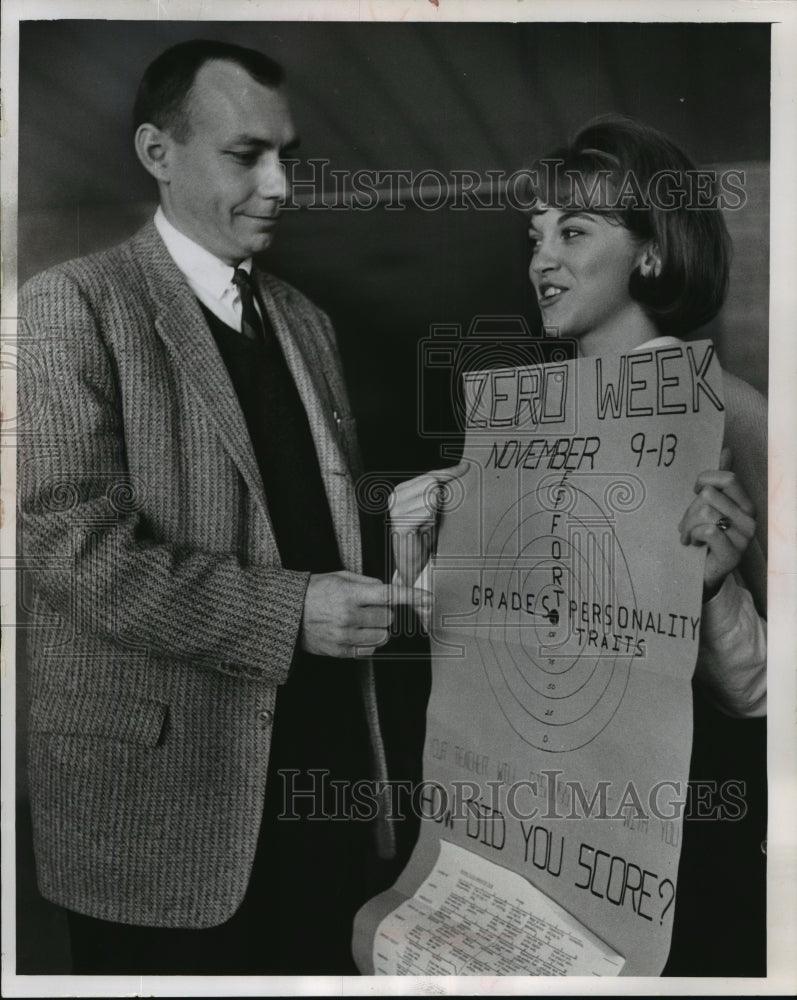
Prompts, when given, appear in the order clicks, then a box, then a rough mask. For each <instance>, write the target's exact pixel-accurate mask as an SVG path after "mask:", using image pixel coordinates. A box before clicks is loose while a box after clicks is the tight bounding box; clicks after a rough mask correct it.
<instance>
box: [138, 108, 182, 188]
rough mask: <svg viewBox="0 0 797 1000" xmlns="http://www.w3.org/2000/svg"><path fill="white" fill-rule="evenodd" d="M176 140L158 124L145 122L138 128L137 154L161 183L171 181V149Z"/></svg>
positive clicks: (142, 163) (144, 165)
mask: <svg viewBox="0 0 797 1000" xmlns="http://www.w3.org/2000/svg"><path fill="white" fill-rule="evenodd" d="M173 142H174V140H173V139H172V137H171V136H170V135H169V134H168V133H167V132H163V131H161V129H159V128H158V126H157V125H151V124H150V123H148V122H145V123H144V124H143V125H139V127H138V129H137V130H136V138H135V146H136V155H137V156H138V158H139V160H140V161H141V165H142V166H143V167H144V169H145V170H146V171H147V173H149V174H151V175H152V176H153V177H154V178H155V180H156V181H157V182H158V183H159V184H168V183H169V168H170V156H169V153H170V150H171V146H172V143H173Z"/></svg>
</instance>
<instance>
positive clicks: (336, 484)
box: [19, 223, 384, 927]
mask: <svg viewBox="0 0 797 1000" xmlns="http://www.w3.org/2000/svg"><path fill="white" fill-rule="evenodd" d="M257 280H258V283H259V291H260V294H261V297H262V301H263V304H264V306H265V308H266V310H267V312H268V315H269V317H270V319H271V322H272V324H273V327H274V330H275V332H276V334H277V336H278V338H279V340H280V342H281V345H282V348H283V351H284V353H285V357H286V360H287V363H288V365H289V367H290V370H291V372H292V374H293V377H294V379H295V382H296V385H297V387H298V390H299V394H300V396H301V398H302V401H303V403H304V405H305V408H306V410H307V414H308V417H309V421H310V427H311V431H312V434H313V438H314V441H315V445H316V451H317V453H318V458H319V465H320V468H321V474H322V477H323V481H324V484H325V488H326V492H327V496H328V499H329V504H330V508H331V512H332V518H333V523H334V526H335V533H336V536H337V540H338V545H339V549H340V553H341V558H342V560H343V563H344V565H345V567H346V568H347V569H349V570H352V571H355V572H356V571H359V570H360V559H361V555H360V535H359V524H358V513H357V507H356V502H355V496H354V488H353V479H354V477H355V476H356V474H357V470H358V459H357V443H356V440H355V432H354V425H353V421H352V418H351V412H350V408H349V403H348V400H347V396H346V391H345V387H344V383H343V379H342V374H341V367H340V362H339V358H338V354H337V349H336V345H335V340H334V334H333V331H332V328H331V325H330V323H329V321H328V319H327V317H326V316H325V315H324V314H323V313H322V312H320V311H319V310H318V309H317V308H315V307H314V306H313V305H312V304H311V303H310V302H309V301H308V300H307V299H306V298H305V297H304V296H302V295H301V294H300V293H299V292H297V291H296V290H295V289H293V288H291V287H290V286H289V285H287V284H286V283H284V282H282V281H279V280H277V279H275V278H273V277H271V276H267V275H263V274H258V275H257ZM19 312H20V339H21V345H20V355H21V359H22V362H21V365H20V389H19V401H20V411H21V413H22V414H23V415H24V416H25V417H26V422H25V424H24V426H23V427H22V428H21V432H20V439H19V440H20V459H19V507H20V526H21V534H20V546H21V557H22V559H23V562H24V565H25V566H26V568H27V569H26V572H27V578H28V579H29V580H30V589H31V591H32V597H31V598H29V599H28V600H29V603H30V611H31V616H32V626H33V627H32V628H31V629H30V631H29V635H30V640H29V643H28V657H29V662H30V671H31V691H32V693H31V714H30V743H29V772H30V784H31V809H32V817H33V825H34V839H35V853H36V864H37V873H38V879H39V886H40V890H41V892H42V894H43V895H44V896H45V897H47V898H49V899H51V900H53V901H54V902H56V903H59V904H61V905H63V906H66V907H69V908H71V909H74V910H77V911H79V912H83V913H87V914H90V915H92V916H95V917H100V918H103V919H106V920H115V921H121V922H125V923H140V924H148V925H151V926H162V927H208V926H213V925H216V924H219V923H221V922H223V921H224V920H226V919H228V918H229V917H230V916H231V915H232V913H233V912H234V911H235V909H236V908H237V906H238V905H239V903H240V901H241V899H242V897H243V894H244V891H245V889H246V885H247V882H248V878H249V872H250V869H251V865H252V861H253V857H254V852H255V845H256V840H257V834H258V829H259V824H260V818H261V814H262V808H263V799H264V790H265V782H266V771H267V767H268V756H269V741H270V732H271V725H272V720H273V709H274V703H275V697H276V689H277V685H279V684H280V683H281V682H282V681H284V680H285V679H286V677H287V674H288V670H289V667H290V664H291V659H292V655H293V652H294V647H295V644H296V641H297V636H298V632H299V627H300V623H301V614H302V609H303V602H304V595H305V591H306V587H307V582H308V579H309V574H308V573H299V572H293V571H288V570H285V569H283V568H282V567H281V565H280V562H279V555H278V552H277V547H276V544H275V540H274V536H273V532H272V528H271V524H270V521H269V515H268V510H267V506H266V498H265V493H264V489H263V485H262V481H261V478H260V474H259V471H258V467H257V464H256V461H255V456H254V453H253V450H252V446H251V442H250V439H249V435H248V432H247V429H246V425H245V422H244V418H243V415H242V413H241V410H240V407H239V404H238V400H237V397H236V395H235V391H234V389H233V386H232V383H231V381H230V379H229V376H228V374H227V370H226V368H225V366H224V363H223V361H222V360H221V358H220V356H219V353H218V350H217V348H216V345H215V343H214V341H213V337H212V335H211V333H210V330H209V328H208V325H207V322H206V321H205V319H204V317H203V315H202V312H201V310H200V307H199V304H198V303H197V301H196V299H195V297H194V295H193V293H192V292H191V290H190V289H189V287H188V285H187V283H186V281H185V279H184V277H183V275H182V274H181V273H180V271H179V270H178V268H177V267H176V265H175V264H174V262H173V261H172V259H171V257H170V255H169V254H168V252H167V250H166V248H165V246H164V244H163V242H162V241H161V239H160V236H159V235H158V233H157V231H156V230H155V227H154V225H153V224H151V223H150V224H148V225H147V226H145V228H144V229H142V230H141V231H140V232H139V233H138V234H137V235H136V236H134V237H133V238H132V239H130V240H129V241H128V242H126V243H124V244H122V245H121V246H118V247H115V248H113V249H111V250H108V251H105V252H103V253H100V254H96V255H93V256H90V257H86V258H82V259H79V260H74V261H70V262H68V263H65V264H62V265H59V266H57V267H55V268H52V269H51V270H49V271H46V272H44V273H43V274H40V275H38V276H37V277H35V278H33V279H32V280H31V281H29V282H28V283H27V284H26V285H25V286H24V287H23V289H22V290H21V293H20V310H19ZM361 672H362V691H363V697H364V701H365V710H366V714H367V718H368V721H369V727H370V732H371V741H372V751H373V761H372V762H370V763H371V764H372V773H373V776H375V777H384V751H383V747H382V744H381V737H380V734H379V728H378V720H377V716H376V700H375V693H374V685H373V675H372V672H371V669H370V667H369V666H368V665H367V664H364V665H363V667H362V671H361ZM330 724H331V725H333V724H334V721H331V723H330ZM383 832H384V828H383ZM275 863H279V861H278V859H275Z"/></svg>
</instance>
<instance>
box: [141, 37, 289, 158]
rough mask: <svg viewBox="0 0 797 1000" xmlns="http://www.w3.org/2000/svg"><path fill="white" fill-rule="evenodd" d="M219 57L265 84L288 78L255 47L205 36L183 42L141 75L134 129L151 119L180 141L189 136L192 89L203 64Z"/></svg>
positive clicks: (276, 83) (276, 64)
mask: <svg viewBox="0 0 797 1000" xmlns="http://www.w3.org/2000/svg"><path fill="white" fill-rule="evenodd" d="M216 59H221V60H224V61H226V62H232V63H235V64H236V65H238V66H240V67H241V68H242V69H245V70H246V72H247V73H248V74H249V75H250V76H251V77H252V78H253V79H255V80H257V82H258V83H262V84H263V86H265V87H279V85H280V84H281V83H282V82H283V80H284V79H285V71H284V70H283V68H282V66H280V65H279V63H277V62H275V61H274V60H273V59H270V58H269V57H268V56H267V55H264V54H263V53H262V52H257V51H256V50H255V49H247V48H244V47H243V46H242V45H233V44H231V43H229V42H218V41H212V40H210V39H205V38H195V39H193V40H192V41H190V42H180V44H179V45H173V46H172V47H171V48H170V49H166V51H165V52H162V53H161V54H160V55H159V56H158V57H157V59H155V60H154V61H153V62H151V63H150V65H149V66H148V67H147V69H146V72H145V73H144V76H143V77H142V78H141V83H140V84H139V87H138V93H137V94H136V101H135V104H134V105H133V129H134V130H136V129H138V127H139V125H143V124H144V123H145V122H148V123H149V124H151V125H157V127H158V128H159V129H162V130H163V131H165V132H169V133H171V135H172V136H173V137H174V138H175V139H176V140H177V141H178V142H184V141H185V140H186V139H188V137H189V136H190V134H191V123H190V119H189V115H188V100H187V98H188V95H189V92H190V90H191V87H192V86H193V84H194V80H195V79H196V75H197V73H198V72H199V70H200V69H201V68H202V66H204V65H205V63H206V62H210V61H211V60H216Z"/></svg>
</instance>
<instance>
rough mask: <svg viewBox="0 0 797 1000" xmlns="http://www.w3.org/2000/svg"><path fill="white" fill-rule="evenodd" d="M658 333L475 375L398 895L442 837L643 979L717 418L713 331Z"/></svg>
mask: <svg viewBox="0 0 797 1000" xmlns="http://www.w3.org/2000/svg"><path fill="white" fill-rule="evenodd" d="M657 343H659V342H657V341H653V342H651V345H650V346H648V347H643V348H642V349H640V350H638V351H636V352H634V353H632V354H627V355H622V356H620V357H605V358H600V357H599V358H584V359H581V360H578V361H561V362H558V363H549V364H547V365H542V366H538V367H529V368H515V369H498V370H493V371H484V372H472V373H467V374H466V375H465V376H464V380H465V386H466V388H465V398H466V412H467V417H466V420H467V439H466V444H465V452H464V456H463V457H464V459H465V461H466V462H467V463H468V469H467V472H466V473H465V474H464V475H463V476H462V478H461V479H458V480H454V481H453V482H452V484H451V490H452V494H453V496H452V498H451V500H450V508H449V511H448V512H447V513H445V514H444V517H443V521H442V524H441V527H440V536H439V541H438V549H437V555H436V557H435V558H434V560H433V564H432V567H431V581H432V589H433V591H434V594H435V610H434V617H433V621H432V623H431V635H432V652H433V688H432V695H431V699H430V703H429V711H428V716H427V730H426V744H425V752H424V764H425V770H424V779H425V782H426V783H427V785H426V788H425V791H424V793H423V796H422V798H421V800H420V807H421V810H422V812H421V815H422V823H421V836H420V839H419V843H418V846H417V847H416V850H415V853H414V855H413V858H412V860H411V862H410V864H409V866H408V868H407V870H406V871H405V872H404V873H403V874H402V876H401V878H400V880H399V882H398V883H397V885H396V887H395V890H394V892H393V894H392V895H391V898H393V896H395V894H403V895H412V894H413V893H414V892H415V889H416V883H417V880H418V879H419V878H421V879H423V878H425V877H426V875H427V872H428V869H429V867H430V861H431V862H432V863H434V861H436V856H437V850H438V847H437V845H438V842H450V843H451V844H454V845H457V847H458V848H464V849H466V850H468V851H471V852H473V853H474V854H478V855H479V856H481V857H484V858H486V859H488V860H489V861H492V862H494V863H495V864H498V865H502V866H504V867H506V868H508V869H510V870H511V871H513V872H516V873H518V874H520V875H522V876H523V877H524V878H526V879H528V881H530V882H531V883H532V884H533V885H535V886H536V887H537V888H538V889H539V890H541V892H543V893H544V894H545V895H547V896H549V897H550V898H551V899H552V900H554V901H555V902H556V903H557V904H559V905H561V906H562V907H563V908H564V910H565V911H567V913H569V914H570V916H571V917H573V918H575V919H576V920H577V921H579V922H581V923H582V924H584V925H585V926H586V927H587V928H588V929H589V930H591V931H592V932H594V933H595V934H597V935H599V936H600V937H601V938H602V939H603V941H604V942H605V943H606V944H607V945H608V946H609V947H610V948H611V949H614V951H615V952H617V953H618V954H619V955H621V956H622V958H623V959H624V960H625V966H624V967H623V974H624V975H638V976H639V975H646V976H652V975H658V974H659V973H660V972H661V970H662V968H663V966H664V963H665V961H666V959H667V954H668V951H669V943H670V932H671V927H672V919H673V913H674V910H675V908H676V907H677V905H678V902H677V898H676V884H677V875H678V859H679V853H680V845H681V837H682V818H683V811H684V806H685V802H686V795H687V780H688V777H689V760H690V754H691V746H692V690H691V678H692V674H693V671H694V668H695V663H696V658H697V650H698V641H699V632H700V615H701V606H702V588H703V560H704V550H701V549H700V548H695V547H692V546H684V545H682V544H681V543H680V538H679V534H678V527H677V526H678V523H679V521H680V519H681V517H682V516H683V512H684V510H685V506H686V502H687V500H686V499H685V498H688V497H689V496H690V494H692V488H693V485H694V483H695V480H696V479H697V476H698V475H699V473H700V472H701V471H703V470H704V469H709V468H716V467H718V463H719V457H720V455H719V452H720V445H721V442H722V433H723V424H724V406H723V402H722V374H721V371H720V368H719V365H718V363H717V360H716V353H715V350H714V347H713V345H712V344H711V343H709V342H707V341H698V342H696V343H692V344H688V345H683V344H679V343H677V342H676V341H674V340H669V341H663V342H661V346H656V344H657ZM732 805H733V804H732V803H728V807H729V808H732ZM375 909H376V910H377V911H379V907H378V905H376V906H375ZM379 912H381V911H379ZM532 912H534V911H533V909H532ZM362 919H363V918H362V914H361V920H362ZM364 923H365V921H364V920H363V924H364ZM366 937H367V935H366ZM356 938H357V934H356V932H355V941H356ZM382 947H383V949H384V947H385V942H384V941H382ZM396 948H398V949H399V951H400V950H401V943H399V944H397V945H396ZM527 961H531V959H529V958H528V956H527ZM521 965H522V963H521ZM469 971H471V970H470V969H469V968H468V963H467V961H464V960H463V967H462V968H460V969H457V970H456V972H457V974H467V973H468V972H469ZM512 971H513V972H514V974H532V975H533V974H535V972H534V967H533V963H532V966H531V967H530V968H526V969H524V968H522V967H521V968H514V969H513V970H512ZM563 974H564V973H563Z"/></svg>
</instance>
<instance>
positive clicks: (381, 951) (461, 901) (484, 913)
mask: <svg viewBox="0 0 797 1000" xmlns="http://www.w3.org/2000/svg"><path fill="white" fill-rule="evenodd" d="M623 965H624V959H623V958H622V957H621V956H620V955H618V954H617V953H616V952H614V951H612V949H611V948H609V947H608V946H606V945H605V944H604V943H603V942H602V941H600V940H599V939H598V938H597V937H596V936H595V935H594V934H592V933H591V932H590V931H589V930H587V928H586V927H584V926H583V925H582V924H580V923H579V922H578V921H577V920H574V919H573V918H572V917H571V916H570V915H569V914H568V913H567V912H566V911H565V910H563V909H562V908H561V907H560V906H558V905H557V904H556V903H554V902H553V901H552V900H551V899H549V898H548V897H547V896H545V895H544V893H542V892H540V891H539V890H538V889H536V888H535V887H534V886H533V885H531V884H530V883H529V882H528V881H526V879H524V878H523V877H522V876H520V875H517V874H515V873H514V872H511V871H509V870H507V869H506V868H502V867H501V866H500V865H495V864H493V863H492V862H491V861H487V860H485V859H484V858H482V857H481V856H480V855H478V854H474V853H472V852H470V851H466V850H464V849H463V848H461V847H458V846H457V845H456V844H452V843H449V842H448V841H445V840H441V842H440V855H439V857H438V860H437V864H436V865H435V867H434V869H433V870H432V872H431V873H430V875H429V876H428V878H427V879H426V880H425V881H424V882H423V883H422V885H421V886H420V887H419V888H418V891H417V892H416V893H415V894H414V895H413V896H411V897H410V898H409V899H407V900H406V901H405V902H404V903H402V904H401V906H399V907H398V908H397V909H395V910H394V911H393V912H392V913H390V914H388V916H387V917H385V918H384V920H383V921H382V922H381V923H380V925H379V928H378V929H377V932H376V935H375V938H374V972H375V973H376V974H377V975H391V976H396V975H398V976H420V975H426V976H428V975H432V976H454V975H499V976H511V975H525V976H616V975H618V974H619V972H620V970H621V969H622V967H623Z"/></svg>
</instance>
